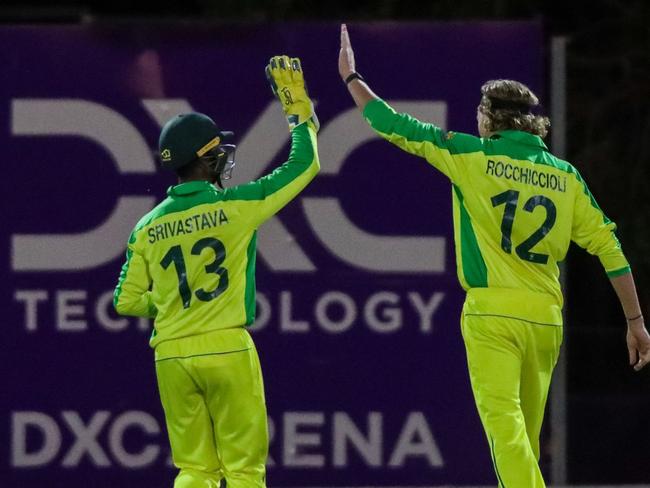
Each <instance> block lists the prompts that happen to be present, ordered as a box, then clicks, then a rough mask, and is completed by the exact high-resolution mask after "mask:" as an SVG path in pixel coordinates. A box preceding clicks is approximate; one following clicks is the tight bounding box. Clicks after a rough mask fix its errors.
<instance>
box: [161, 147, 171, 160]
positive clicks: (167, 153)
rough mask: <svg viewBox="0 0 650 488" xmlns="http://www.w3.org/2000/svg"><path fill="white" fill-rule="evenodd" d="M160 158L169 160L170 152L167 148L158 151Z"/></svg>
mask: <svg viewBox="0 0 650 488" xmlns="http://www.w3.org/2000/svg"><path fill="white" fill-rule="evenodd" d="M160 158H161V159H162V160H163V161H171V159H172V152H171V151H170V150H169V149H165V150H163V152H161V153H160Z"/></svg>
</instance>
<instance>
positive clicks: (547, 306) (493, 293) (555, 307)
mask: <svg viewBox="0 0 650 488" xmlns="http://www.w3.org/2000/svg"><path fill="white" fill-rule="evenodd" d="M463 315H495V316H502V317H512V318H517V319H522V320H525V321H528V322H532V323H537V324H543V325H562V304H561V303H559V302H558V299H557V297H555V296H553V295H549V294H547V293H538V292H534V291H530V290H520V289H515V288H470V289H469V290H468V291H467V297H466V298H465V304H464V305H463Z"/></svg>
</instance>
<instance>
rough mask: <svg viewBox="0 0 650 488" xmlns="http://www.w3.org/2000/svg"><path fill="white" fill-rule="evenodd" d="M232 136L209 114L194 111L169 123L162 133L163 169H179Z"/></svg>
mask: <svg viewBox="0 0 650 488" xmlns="http://www.w3.org/2000/svg"><path fill="white" fill-rule="evenodd" d="M232 137H233V133H232V132H229V131H222V130H220V129H219V127H218V126H217V124H215V123H214V121H213V120H212V119H211V118H210V117H208V116H207V115H204V114H201V113H197V112H191V113H187V114H180V115H177V116H176V117H174V118H172V119H170V120H168V121H167V123H166V124H165V125H164V127H163V128H162V131H161V132H160V138H159V139H158V151H159V153H160V161H161V164H162V167H163V168H165V169H170V170H177V169H179V168H182V167H183V166H185V165H186V164H189V163H191V162H192V161H194V160H195V159H197V158H199V157H201V156H203V155H204V154H206V153H207V152H208V151H210V150H211V149H214V148H216V147H218V146H219V145H220V144H222V143H223V142H224V141H228V140H230V139H231V138H232Z"/></svg>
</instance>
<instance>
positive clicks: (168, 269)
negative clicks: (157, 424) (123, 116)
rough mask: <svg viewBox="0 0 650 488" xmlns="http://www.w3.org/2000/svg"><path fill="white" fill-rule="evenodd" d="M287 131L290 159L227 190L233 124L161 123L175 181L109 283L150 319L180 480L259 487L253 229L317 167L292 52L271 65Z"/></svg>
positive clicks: (261, 435)
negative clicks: (115, 280)
mask: <svg viewBox="0 0 650 488" xmlns="http://www.w3.org/2000/svg"><path fill="white" fill-rule="evenodd" d="M266 74H267V77H268V79H269V81H270V83H271V86H272V89H273V92H274V94H276V95H277V96H278V98H279V99H280V101H281V103H282V108H283V110H284V113H285V115H286V117H287V120H288V122H289V128H290V131H291V153H290V156H289V159H288V160H287V161H286V162H285V163H284V164H283V165H282V166H280V167H279V168H277V169H276V170H275V171H273V172H272V173H270V174H269V175H267V176H264V177H262V178H260V179H258V180H256V181H253V182H251V183H248V184H244V185H240V186H235V187H233V188H228V189H225V190H224V189H217V188H216V187H215V186H214V185H213V184H214V183H217V185H218V186H219V187H221V183H222V180H225V179H228V178H230V174H231V172H232V169H233V167H234V165H235V146H234V145H233V144H231V141H230V139H231V138H232V136H233V134H232V133H231V132H226V131H222V130H220V129H219V127H217V125H216V124H215V123H214V122H213V121H212V119H210V118H209V117H208V116H206V115H203V114H199V113H187V114H182V115H179V116H177V117H174V118H173V119H171V120H170V121H168V122H167V123H166V124H165V126H164V127H163V129H162V132H161V134H160V140H159V150H160V157H161V161H162V166H163V167H164V168H165V169H169V170H172V171H175V172H176V174H177V175H178V184H177V185H175V186H172V187H170V188H169V189H168V190H167V195H168V196H167V198H166V199H165V200H164V201H162V202H161V203H160V204H159V205H158V206H156V207H155V208H154V209H153V210H152V211H151V212H149V213H148V214H146V215H145V216H144V217H143V218H142V219H141V220H140V221H139V222H138V223H137V225H136V226H135V229H134V230H133V232H132V233H131V236H130V238H129V242H128V247H127V252H126V263H125V264H124V266H123V267H122V272H121V274H120V278H119V282H118V284H117V287H116V288H115V297H114V304H115V309H116V310H117V312H118V313H120V314H124V315H133V316H140V317H151V318H153V319H155V321H154V330H153V334H152V336H151V340H150V345H151V347H152V348H154V350H155V361H156V375H157V378H158V388H159V391H160V398H161V401H162V405H163V408H164V411H165V420H166V423H167V430H168V433H169V440H170V443H171V448H172V455H173V460H174V464H175V465H176V466H177V467H178V468H179V469H180V472H179V474H178V476H177V477H176V480H175V483H174V486H175V487H176V488H194V487H197V488H198V487H201V488H205V487H211V486H213V487H218V486H219V484H220V482H221V480H222V479H225V480H226V481H227V485H228V488H253V487H265V486H266V481H265V463H266V457H267V451H268V433H267V423H266V404H265V400H264V387H263V384H262V374H261V370H260V364H259V360H258V356H257V352H256V350H255V346H254V344H253V341H252V339H251V336H250V335H249V333H248V332H247V331H246V328H245V327H246V326H247V325H250V324H252V323H253V321H254V320H255V254H256V233H257V228H258V227H259V226H260V225H261V224H263V223H264V222H265V221H266V220H268V219H269V218H270V217H271V216H272V215H274V214H275V213H276V212H278V211H279V210H280V209H281V208H282V207H284V206H285V205H286V204H287V203H289V202H290V201H291V200H292V199H293V198H294V197H295V196H296V195H298V193H300V191H301V190H302V189H303V188H305V186H306V185H307V184H308V183H309V182H310V181H311V180H312V179H313V178H314V176H315V175H316V173H318V170H319V162H318V153H317V147H316V132H317V130H318V120H317V119H316V115H315V113H314V109H313V105H312V103H311V100H310V99H309V97H308V95H307V92H306V90H305V85H304V80H303V72H302V68H301V65H300V60H299V59H298V58H289V57H287V56H275V57H273V58H271V60H270V63H269V65H268V66H267V67H266Z"/></svg>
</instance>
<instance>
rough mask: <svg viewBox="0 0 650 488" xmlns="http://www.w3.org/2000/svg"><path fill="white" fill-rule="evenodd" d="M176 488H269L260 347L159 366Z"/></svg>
mask: <svg viewBox="0 0 650 488" xmlns="http://www.w3.org/2000/svg"><path fill="white" fill-rule="evenodd" d="M156 376H157V378H158V388H159V391H160V399H161V401H162V405H163V408H164V410H165V421H166V424H167V431H168V434H169V441H170V444H171V448H172V457H173V460H174V464H175V465H176V467H178V468H180V472H179V474H178V476H177V477H176V480H175V482H174V487H175V488H199V487H200V488H218V487H219V486H220V482H221V480H222V479H224V478H225V480H226V482H227V484H228V488H265V487H266V480H265V476H266V472H265V464H266V457H267V453H268V430H267V423H266V403H265V400H264V386H263V383H262V373H261V369H260V364H259V359H258V357H257V352H256V350H255V347H254V346H252V347H251V348H250V349H247V350H244V351H235V352H224V353H218V354H206V355H197V356H193V357H187V358H168V359H163V360H158V361H156Z"/></svg>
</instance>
